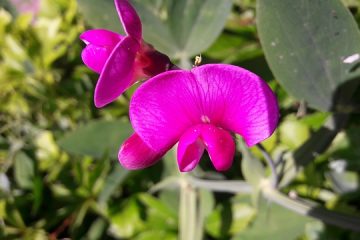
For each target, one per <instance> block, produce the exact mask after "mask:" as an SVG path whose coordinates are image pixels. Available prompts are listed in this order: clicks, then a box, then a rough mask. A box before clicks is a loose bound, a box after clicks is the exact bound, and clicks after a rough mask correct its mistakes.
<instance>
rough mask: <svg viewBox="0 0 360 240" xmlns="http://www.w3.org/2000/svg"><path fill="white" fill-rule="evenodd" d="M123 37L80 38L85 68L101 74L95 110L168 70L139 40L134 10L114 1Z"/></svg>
mask: <svg viewBox="0 0 360 240" xmlns="http://www.w3.org/2000/svg"><path fill="white" fill-rule="evenodd" d="M115 6H116V10H117V12H118V15H119V17H120V20H121V23H122V25H123V28H124V30H125V32H126V34H127V35H126V36H122V35H120V34H118V33H115V32H112V31H109V30H105V29H94V30H88V31H85V32H84V33H82V34H81V35H80V39H81V40H83V41H84V42H85V44H86V47H85V48H84V50H83V51H82V54H81V57H82V59H83V62H84V63H85V65H87V66H88V67H89V68H90V69H92V70H93V71H95V72H97V73H99V74H100V76H99V79H98V81H97V84H96V87H95V94H94V102H95V106H96V107H103V106H105V105H107V104H109V103H111V102H113V101H114V100H115V99H116V98H117V97H119V96H120V95H121V94H122V93H123V92H124V91H125V90H126V89H127V88H129V87H130V86H131V85H133V84H134V83H135V82H136V81H138V80H139V79H142V78H148V77H152V76H155V75H157V74H159V73H161V72H164V71H167V70H169V68H170V67H171V66H172V64H171V62H170V59H169V58H168V57H167V56H166V55H164V54H162V53H160V52H157V51H156V50H155V49H154V48H153V47H152V46H151V45H149V44H147V43H145V42H144V41H143V40H142V26H141V21H140V18H139V16H138V15H137V13H136V11H135V9H134V8H133V7H132V6H131V5H130V3H129V2H128V1H127V0H115Z"/></svg>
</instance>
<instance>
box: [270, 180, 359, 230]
mask: <svg viewBox="0 0 360 240" xmlns="http://www.w3.org/2000/svg"><path fill="white" fill-rule="evenodd" d="M263 194H264V196H265V198H267V199H269V200H271V201H273V202H275V203H277V204H279V205H281V206H283V207H285V208H287V209H289V210H292V211H294V212H296V213H299V214H301V215H305V216H309V217H313V218H316V219H319V220H321V221H323V222H324V223H327V224H330V225H335V226H338V227H341V228H345V229H350V230H353V231H357V232H360V218H359V217H356V216H351V215H348V214H343V213H339V212H335V211H330V210H327V209H325V208H323V207H321V206H319V205H317V204H316V203H314V202H310V201H307V200H304V199H300V198H294V199H293V198H289V197H287V196H286V195H284V194H283V193H281V192H279V191H277V190H275V189H272V188H270V187H269V188H265V189H263Z"/></svg>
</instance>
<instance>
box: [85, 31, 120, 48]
mask: <svg viewBox="0 0 360 240" xmlns="http://www.w3.org/2000/svg"><path fill="white" fill-rule="evenodd" d="M122 38H123V37H122V36H121V35H120V34H117V33H115V32H112V31H109V30H106V29H93V30H88V31H85V32H83V33H82V34H81V35H80V39H81V40H83V41H84V42H85V43H86V44H89V43H91V44H95V45H98V46H102V47H104V46H113V47H114V46H115V45H116V44H117V43H118V42H119V41H120V40H121V39H122Z"/></svg>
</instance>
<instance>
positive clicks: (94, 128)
mask: <svg viewBox="0 0 360 240" xmlns="http://www.w3.org/2000/svg"><path fill="white" fill-rule="evenodd" d="M131 133H132V128H131V125H130V124H129V123H124V122H123V121H120V120H118V121H106V120H100V121H92V122H90V123H88V124H87V125H85V126H81V127H79V128H78V129H76V130H75V131H73V132H71V133H69V134H67V135H65V136H64V137H63V138H62V139H60V141H59V145H60V147H62V148H63V149H64V150H65V151H67V152H69V153H72V154H81V155H89V156H92V157H95V158H101V157H103V156H104V155H105V154H109V156H110V157H111V158H114V159H116V158H117V153H118V150H119V147H120V145H121V143H122V142H123V141H124V140H125V139H126V138H127V137H129V136H130V134H131Z"/></svg>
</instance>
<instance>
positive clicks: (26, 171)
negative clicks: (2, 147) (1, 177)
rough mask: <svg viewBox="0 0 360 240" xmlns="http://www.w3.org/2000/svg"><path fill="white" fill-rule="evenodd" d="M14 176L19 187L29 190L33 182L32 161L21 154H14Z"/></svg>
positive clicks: (33, 170) (33, 169)
mask: <svg viewBox="0 0 360 240" xmlns="http://www.w3.org/2000/svg"><path fill="white" fill-rule="evenodd" d="M14 175H15V180H16V183H17V184H18V185H19V186H20V187H22V188H27V189H31V188H32V187H33V180H34V176H35V167H34V161H33V160H32V159H31V158H29V157H28V156H27V155H26V154H25V153H23V152H20V153H18V154H16V157H15V164H14Z"/></svg>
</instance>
